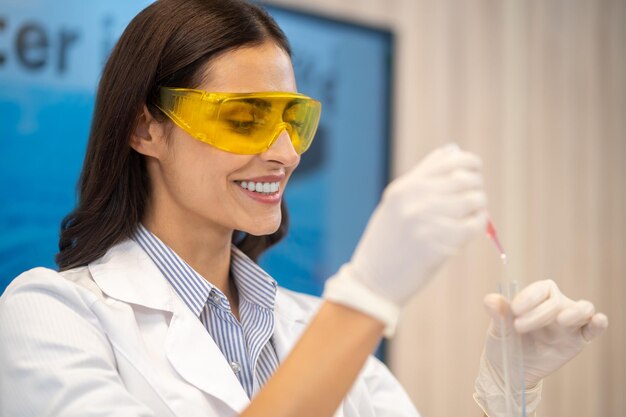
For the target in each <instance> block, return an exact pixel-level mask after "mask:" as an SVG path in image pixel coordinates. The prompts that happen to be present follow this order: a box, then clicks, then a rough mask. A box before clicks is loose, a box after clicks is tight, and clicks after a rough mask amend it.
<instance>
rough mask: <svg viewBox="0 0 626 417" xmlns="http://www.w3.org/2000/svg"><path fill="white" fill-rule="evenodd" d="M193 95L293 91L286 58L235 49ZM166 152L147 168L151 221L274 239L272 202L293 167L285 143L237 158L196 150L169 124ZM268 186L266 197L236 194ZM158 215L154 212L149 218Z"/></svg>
mask: <svg viewBox="0 0 626 417" xmlns="http://www.w3.org/2000/svg"><path fill="white" fill-rule="evenodd" d="M203 79H204V82H203V83H202V84H201V85H200V86H198V87H197V88H198V89H201V90H206V91H213V92H226V93H230V92H232V93H245V92H263V91H288V92H295V91H296V81H295V78H294V74H293V68H292V65H291V60H290V58H289V56H288V55H287V54H286V53H285V52H284V51H283V50H282V49H281V48H280V47H278V46H276V45H275V44H274V43H271V42H267V43H264V44H262V45H259V46H252V47H246V48H241V49H237V50H234V51H230V52H227V53H224V54H223V55H221V56H219V57H218V58H216V59H214V60H212V61H211V63H210V65H209V66H208V67H207V68H206V70H205V74H204V78H203ZM164 131H165V132H167V134H168V135H169V138H168V142H169V143H168V145H167V152H163V154H162V155H160V156H159V158H158V160H152V161H151V162H149V165H150V164H152V167H150V168H149V169H150V175H151V176H152V182H153V184H154V186H153V190H152V191H153V199H152V204H153V206H152V209H153V212H152V215H153V216H156V217H158V218H160V219H162V220H165V221H168V222H172V221H181V222H184V224H187V225H193V226H197V227H198V228H199V229H204V228H206V227H211V228H218V229H220V230H223V231H225V232H231V231H232V230H242V231H245V232H247V233H250V234H253V235H265V234H270V233H273V232H275V231H276V230H277V229H278V227H279V225H280V222H281V210H280V202H281V200H282V197H283V193H284V190H285V187H286V185H287V181H288V180H289V177H290V176H291V173H292V172H293V170H294V169H295V168H296V166H298V163H299V162H300V156H299V155H298V154H297V153H296V152H295V150H294V148H293V146H292V144H291V140H290V138H289V135H288V133H287V132H286V131H283V132H282V133H281V134H280V136H279V137H278V138H277V139H276V141H275V142H274V144H273V145H272V146H271V147H270V148H269V149H268V150H267V151H265V152H263V153H261V154H257V155H238V154H234V153H229V152H225V151H222V150H220V149H217V148H215V147H213V146H211V145H208V144H206V143H203V142H200V141H198V140H196V139H194V138H193V137H191V136H190V135H189V134H187V133H186V132H185V131H183V130H182V129H180V128H179V127H178V126H175V125H174V124H173V123H171V128H170V127H169V126H168V128H166V129H164ZM149 161H150V159H149ZM243 182H245V183H246V184H245V185H247V187H248V188H254V187H253V185H252V184H254V185H255V186H256V184H257V183H261V184H264V183H269V184H270V187H271V189H275V188H276V184H277V185H278V191H277V192H274V193H271V194H269V195H267V194H263V193H259V192H256V191H250V190H249V189H248V188H246V189H244V188H243V185H242V183H243ZM155 210H156V211H158V210H160V211H161V212H160V213H158V212H154V211H155Z"/></svg>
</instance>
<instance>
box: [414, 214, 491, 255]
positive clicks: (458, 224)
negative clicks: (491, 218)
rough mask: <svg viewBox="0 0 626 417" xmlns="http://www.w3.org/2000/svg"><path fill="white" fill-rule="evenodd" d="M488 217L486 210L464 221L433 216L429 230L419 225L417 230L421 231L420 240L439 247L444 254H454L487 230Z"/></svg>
mask: <svg viewBox="0 0 626 417" xmlns="http://www.w3.org/2000/svg"><path fill="white" fill-rule="evenodd" d="M487 217H488V215H487V211H486V210H479V211H476V212H474V213H472V214H470V215H468V216H466V217H465V218H462V219H451V218H446V217H435V216H433V217H432V218H430V219H429V220H428V222H429V224H428V227H427V228H425V227H424V226H423V225H417V226H416V230H419V231H420V232H419V236H418V237H419V238H420V239H426V240H427V241H429V243H430V244H432V245H433V246H438V247H439V248H441V250H440V252H442V253H446V254H452V253H455V252H456V251H457V250H458V249H459V248H461V247H462V246H463V245H464V244H465V243H466V242H467V241H468V240H470V239H471V238H472V237H474V236H476V235H477V234H478V233H479V232H481V231H483V230H484V229H485V226H486V224H487Z"/></svg>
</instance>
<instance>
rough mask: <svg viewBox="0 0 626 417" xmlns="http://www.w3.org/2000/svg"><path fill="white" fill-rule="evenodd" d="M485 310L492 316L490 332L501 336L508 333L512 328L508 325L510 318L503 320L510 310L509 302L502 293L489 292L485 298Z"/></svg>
mask: <svg viewBox="0 0 626 417" xmlns="http://www.w3.org/2000/svg"><path fill="white" fill-rule="evenodd" d="M483 304H484V305H485V310H487V314H488V315H489V317H490V318H491V326H490V334H491V335H493V336H495V337H500V336H502V335H503V334H508V333H509V332H510V329H509V328H508V326H507V323H508V320H503V319H504V318H505V317H506V316H507V315H508V314H509V312H510V308H509V303H508V302H507V300H506V298H504V297H503V296H502V295H501V294H495V293H492V294H487V295H486V296H485V297H484V298H483Z"/></svg>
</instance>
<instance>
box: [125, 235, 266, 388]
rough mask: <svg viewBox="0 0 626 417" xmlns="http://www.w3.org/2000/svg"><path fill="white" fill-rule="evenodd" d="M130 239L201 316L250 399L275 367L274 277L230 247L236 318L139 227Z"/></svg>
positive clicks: (196, 276) (221, 296)
mask: <svg viewBox="0 0 626 417" xmlns="http://www.w3.org/2000/svg"><path fill="white" fill-rule="evenodd" d="M132 238H133V240H134V241H135V242H137V243H138V244H139V246H141V248H142V249H143V250H144V251H145V252H146V253H147V254H148V256H149V257H150V258H151V259H152V261H153V262H154V263H155V264H156V266H157V267H158V268H159V270H160V271H161V273H163V275H164V276H165V278H166V279H167V280H168V281H169V283H170V285H172V287H173V288H174V290H175V291H176V293H177V294H178V296H179V297H180V298H181V299H182V300H183V301H184V303H185V304H186V305H187V306H188V307H189V309H190V310H191V311H192V312H193V313H194V314H195V315H196V316H197V317H198V318H199V319H200V321H201V322H202V324H203V325H204V327H205V328H206V329H207V331H208V332H209V334H210V335H211V337H212V338H213V340H214V341H215V343H216V344H217V346H218V347H219V349H220V350H221V351H222V353H223V354H224V357H225V358H226V360H227V361H228V363H229V364H230V366H231V368H232V370H233V372H235V375H236V376H237V378H238V379H239V382H240V383H241V385H242V386H243V388H244V390H245V391H246V393H247V394H248V397H252V396H253V395H254V394H255V393H256V392H258V390H259V389H260V388H261V386H263V384H264V383H265V382H267V380H268V379H269V378H270V376H271V375H272V374H273V373H274V371H275V370H276V368H277V367H278V356H277V354H276V350H275V349H274V346H273V344H272V340H271V337H272V334H273V333H274V301H275V299H276V288H277V284H276V281H274V279H272V278H271V277H270V276H269V275H268V274H267V273H266V272H265V271H263V269H261V268H260V267H259V266H258V265H257V264H256V263H255V262H254V261H252V260H251V259H250V258H248V257H247V256H246V255H245V254H244V253H243V252H241V251H240V250H239V249H238V248H237V247H235V246H234V245H233V246H232V249H231V263H230V273H231V277H232V279H233V280H234V283H235V285H236V286H237V290H238V292H239V318H240V320H241V321H239V320H237V318H236V317H235V316H234V315H233V313H232V311H231V309H230V304H229V302H228V299H227V298H226V296H225V295H224V294H223V293H222V292H221V291H220V290H219V289H218V288H217V287H215V286H214V285H212V284H211V283H209V282H208V281H207V280H206V279H204V278H203V277H202V276H201V275H200V274H198V273H197V272H196V271H195V270H194V269H193V268H192V267H191V266H189V264H187V262H185V261H184V260H183V259H182V258H181V257H180V256H178V255H177V254H176V253H175V252H174V251H173V250H172V249H171V248H169V247H168V246H167V245H166V244H165V243H163V242H162V241H161V240H160V239H159V238H158V237H156V236H155V235H154V234H153V233H152V232H150V231H149V230H148V229H146V228H145V227H144V226H143V225H141V224H140V225H139V226H138V227H137V230H136V232H135V234H134V235H133V236H132Z"/></svg>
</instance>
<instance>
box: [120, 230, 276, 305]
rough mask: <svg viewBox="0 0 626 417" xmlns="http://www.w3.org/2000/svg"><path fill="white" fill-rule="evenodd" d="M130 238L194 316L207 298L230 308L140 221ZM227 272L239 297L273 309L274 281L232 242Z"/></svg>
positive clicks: (225, 301) (205, 281)
mask: <svg viewBox="0 0 626 417" xmlns="http://www.w3.org/2000/svg"><path fill="white" fill-rule="evenodd" d="M131 238H132V239H133V240H134V241H135V242H137V244H139V246H141V248H142V249H143V250H144V251H145V252H146V253H147V254H148V256H149V257H150V259H152V261H153V262H154V263H155V264H156V266H157V268H159V270H160V271H161V273H162V274H163V275H164V276H165V278H166V279H167V280H168V282H169V283H170V285H171V286H172V287H173V288H174V290H175V291H176V293H177V294H178V296H179V297H180V298H181V299H182V300H183V302H184V303H185V304H186V305H187V307H189V309H190V310H191V311H192V312H193V313H194V314H195V315H196V316H197V317H199V316H200V313H201V312H202V309H203V308H204V306H205V304H206V303H207V301H209V300H210V301H213V302H214V303H216V304H217V305H218V306H219V307H221V308H224V309H227V310H230V305H229V304H228V300H227V299H226V297H225V296H224V294H223V293H222V292H221V291H220V290H219V289H218V288H217V287H215V286H214V285H213V284H211V283H210V282H209V281H207V280H206V279H204V278H203V277H202V276H201V275H200V274H198V273H197V272H196V271H195V270H194V269H193V268H192V267H191V266H189V264H188V263H187V262H185V261H184V260H183V259H182V258H181V257H180V256H178V254H176V252H174V251H173V250H172V249H171V248H170V247H169V246H167V245H166V244H165V243H163V242H162V241H161V240H160V239H159V238H158V237H156V235H154V234H153V233H152V232H150V231H149V230H148V229H147V228H146V227H145V226H143V225H142V224H141V223H140V224H139V225H138V226H137V229H136V230H135V233H134V235H133V236H132V237H131ZM230 272H231V274H232V277H233V279H234V280H235V285H236V286H237V289H238V291H239V299H240V301H245V302H248V303H251V304H254V305H256V306H258V307H260V308H263V309H266V310H270V311H273V310H274V303H275V300H276V289H277V286H278V285H277V283H276V281H275V280H274V279H273V278H272V277H271V276H269V275H268V274H267V273H266V272H265V271H264V270H263V269H261V267H259V266H258V265H257V264H256V263H255V262H254V261H253V260H251V259H250V258H249V257H248V256H246V254H244V253H243V252H242V251H241V250H240V249H239V248H237V247H236V246H235V245H232V246H231V261H230ZM212 294H213V295H215V294H217V296H212Z"/></svg>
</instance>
